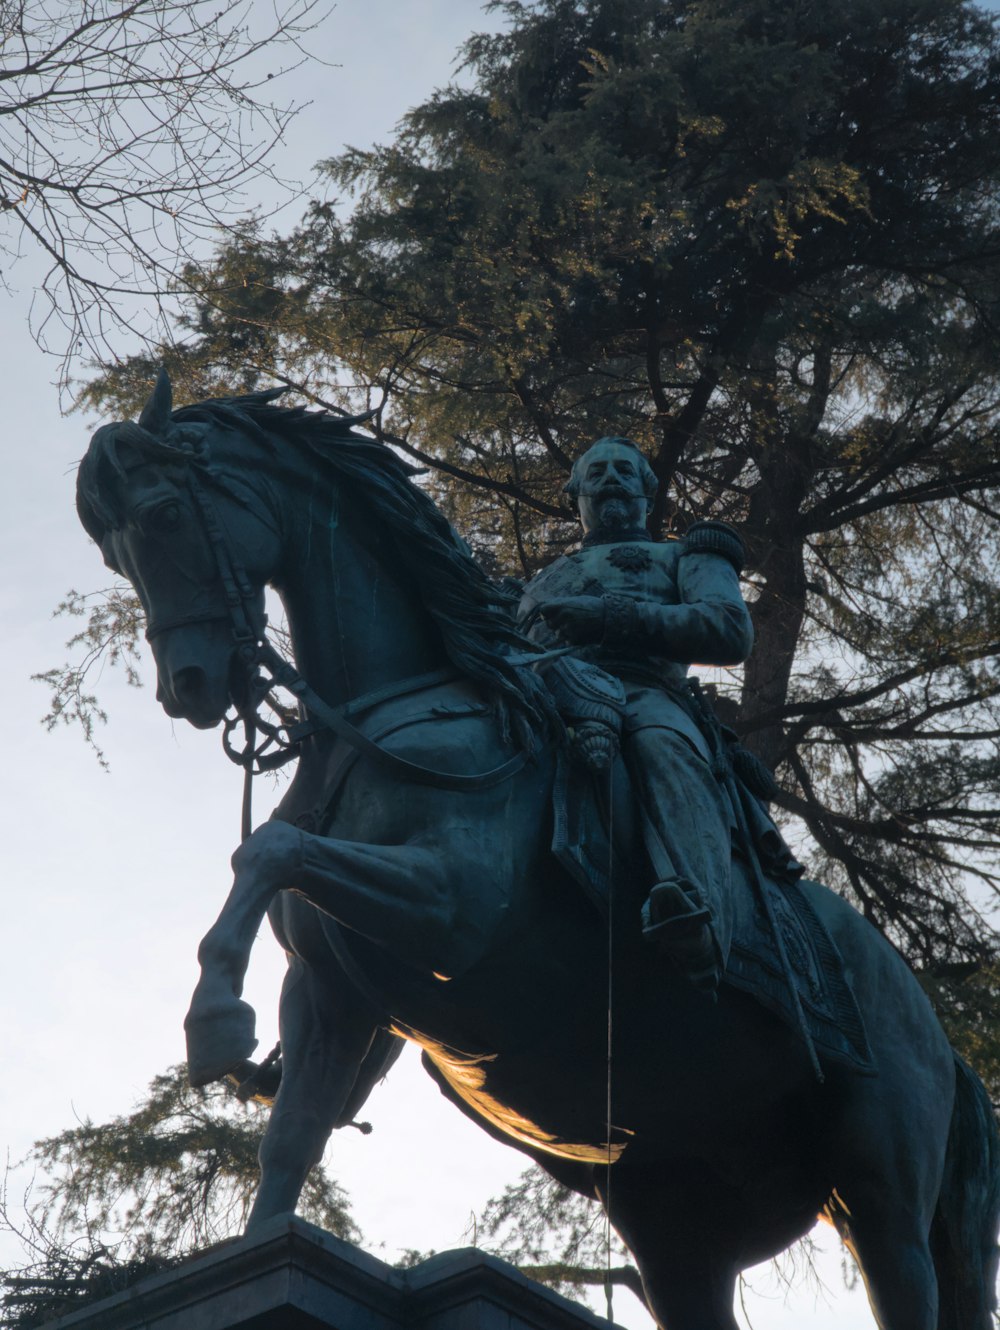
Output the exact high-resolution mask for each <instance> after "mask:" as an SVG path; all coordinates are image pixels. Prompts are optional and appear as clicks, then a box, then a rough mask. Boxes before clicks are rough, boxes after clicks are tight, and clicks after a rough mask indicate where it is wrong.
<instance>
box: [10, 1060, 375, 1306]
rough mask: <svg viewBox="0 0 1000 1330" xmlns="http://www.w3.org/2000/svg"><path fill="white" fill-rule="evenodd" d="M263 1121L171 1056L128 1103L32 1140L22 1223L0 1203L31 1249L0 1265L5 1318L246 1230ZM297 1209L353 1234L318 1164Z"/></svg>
mask: <svg viewBox="0 0 1000 1330" xmlns="http://www.w3.org/2000/svg"><path fill="white" fill-rule="evenodd" d="M266 1125H267V1114H266V1111H264V1110H263V1109H262V1108H261V1107H259V1106H258V1105H256V1104H254V1103H253V1102H250V1103H248V1104H243V1103H241V1102H240V1101H239V1100H237V1099H236V1097H235V1095H234V1094H233V1093H232V1092H231V1090H229V1089H228V1088H227V1087H226V1086H225V1085H224V1084H220V1083H216V1084H214V1085H210V1086H206V1087H204V1088H202V1089H197V1090H196V1089H192V1088H191V1087H190V1086H189V1085H188V1083H187V1068H186V1067H184V1066H177V1067H171V1068H169V1069H168V1070H167V1071H166V1072H164V1073H163V1074H162V1075H159V1076H157V1077H155V1078H154V1079H153V1081H152V1082H151V1084H150V1086H149V1090H148V1093H147V1096H146V1098H145V1099H144V1100H143V1101H142V1102H141V1103H140V1104H139V1105H138V1106H137V1107H136V1108H135V1109H133V1111H132V1112H131V1113H127V1114H124V1115H122V1116H119V1117H114V1118H111V1119H110V1120H109V1121H108V1122H103V1123H94V1122H91V1121H90V1120H88V1119H85V1120H84V1121H83V1122H81V1123H79V1124H78V1125H77V1126H75V1127H70V1128H68V1129H67V1130H66V1131H62V1132H60V1133H59V1134H58V1135H57V1136H51V1137H47V1138H45V1139H43V1140H40V1141H37V1142H36V1143H35V1145H34V1147H33V1148H32V1150H31V1152H30V1154H29V1155H28V1158H27V1160H26V1161H25V1162H26V1163H27V1164H30V1165H32V1166H33V1167H34V1168H35V1170H36V1184H35V1188H34V1190H33V1192H32V1194H31V1197H30V1199H29V1202H28V1203H27V1205H26V1207H25V1208H26V1217H25V1220H24V1222H18V1221H15V1220H14V1218H13V1217H12V1215H11V1212H10V1207H9V1206H8V1204H7V1197H6V1196H4V1198H3V1204H2V1205H0V1226H2V1227H4V1228H6V1229H8V1231H11V1230H12V1231H14V1232H15V1233H17V1234H18V1235H19V1236H20V1238H21V1242H22V1246H23V1247H24V1248H25V1254H26V1263H25V1265H24V1266H23V1267H21V1268H19V1269H17V1270H11V1271H6V1272H3V1274H0V1315H2V1318H3V1319H2V1320H0V1324H3V1325H9V1326H11V1327H17V1330H24V1328H26V1327H28V1326H30V1325H36V1324H42V1323H44V1322H45V1321H47V1320H48V1319H50V1318H51V1317H52V1316H54V1315H57V1314H59V1313H60V1312H65V1311H67V1310H69V1309H70V1307H76V1306H78V1305H80V1304H81V1303H82V1302H84V1301H92V1300H94V1299H96V1298H100V1297H105V1296H108V1295H109V1294H110V1293H112V1292H117V1291H119V1290H120V1289H121V1288H124V1287H127V1286H128V1285H129V1284H130V1283H134V1282H135V1281H136V1280H137V1279H140V1278H144V1277H145V1276H146V1275H149V1274H152V1273H155V1272H156V1271H157V1270H159V1269H163V1268H166V1267H167V1266H169V1265H170V1264H172V1263H174V1262H175V1261H176V1260H177V1259H179V1258H180V1257H182V1256H184V1255H185V1254H187V1253H188V1252H192V1251H195V1250H197V1249H199V1248H203V1247H205V1246H208V1245H210V1244H212V1243H214V1242H219V1241H221V1240H222V1239H224V1238H230V1237H235V1236H237V1235H238V1234H240V1233H242V1231H243V1229H244V1227H245V1225H246V1221H247V1216H248V1214H249V1211H250V1205H251V1203H252V1201H253V1196H254V1193H255V1191H256V1187H257V1183H258V1180H259V1171H258V1164H257V1151H258V1148H259V1145H260V1140H261V1137H262V1136H263V1133H264V1129H265V1127H266ZM299 1213H300V1214H301V1215H302V1217H303V1218H304V1219H307V1220H309V1221H310V1222H312V1223H314V1224H318V1225H320V1226H321V1227H323V1228H325V1229H327V1230H328V1231H329V1232H331V1233H335V1234H336V1235H337V1236H338V1237H341V1238H345V1239H347V1240H348V1241H351V1242H358V1241H360V1238H361V1234H360V1231H359V1230H358V1227H357V1225H356V1224H355V1223H354V1221H353V1219H352V1218H351V1213H350V1204H349V1201H348V1199H347V1196H346V1194H345V1192H344V1191H343V1189H342V1188H341V1187H340V1186H339V1185H338V1184H337V1183H336V1182H334V1181H333V1180H332V1179H331V1178H330V1177H329V1176H328V1175H327V1174H326V1172H325V1171H324V1169H323V1168H322V1166H319V1167H317V1168H314V1169H313V1170H312V1172H311V1173H310V1174H309V1177H308V1179H307V1181H306V1185H305V1188H304V1190H303V1193H302V1199H301V1201H300V1203H299Z"/></svg>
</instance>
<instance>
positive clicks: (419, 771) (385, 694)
mask: <svg viewBox="0 0 1000 1330" xmlns="http://www.w3.org/2000/svg"><path fill="white" fill-rule="evenodd" d="M191 460H192V461H193V460H194V459H191ZM197 460H198V463H199V464H200V465H202V466H204V465H205V463H206V458H205V455H204V453H203V454H202V456H201V457H200V458H198V459H197ZM187 488H188V490H189V492H190V494H191V496H192V500H193V504H194V509H195V512H196V513H197V515H198V517H199V520H200V523H201V526H202V531H203V534H204V536H205V538H206V540H207V542H208V546H209V548H210V550H211V552H212V556H213V560H214V563H215V570H216V574H217V576H218V579H219V582H220V584H221V587H222V590H223V595H224V600H225V609H224V611H220V612H216V611H214V610H209V611H199V612H197V613H192V614H190V615H177V616H175V617H174V618H171V619H168V620H155V619H154V620H152V621H151V622H150V623H149V625H148V627H147V629H146V638H147V640H150V641H151V640H152V639H154V638H155V637H157V636H158V635H159V634H161V633H164V632H167V631H169V630H170V629H173V628H180V627H185V626H187V625H189V624H193V623H202V622H213V621H214V622H218V621H219V620H223V621H225V620H226V619H228V621H229V629H230V636H231V639H232V643H233V650H234V655H235V657H236V659H237V660H238V661H239V662H240V664H241V666H242V667H243V669H244V671H245V674H246V682H247V690H246V691H247V695H246V699H245V701H243V702H242V703H241V704H238V705H237V704H235V703H234V707H235V714H234V715H232V716H229V715H227V716H226V718H225V720H224V723H223V732H222V746H223V751H224V752H225V754H226V756H227V757H228V758H229V759H230V761H232V762H234V763H235V764H236V765H237V766H240V767H242V768H243V773H244V774H243V802H242V817H241V833H242V839H244V840H245V839H246V838H247V837H248V836H249V835H250V834H251V832H252V830H253V823H252V800H253V779H254V777H255V776H258V775H261V774H263V773H264V772H272V771H276V770H278V769H279V768H280V767H283V766H285V765H286V764H287V763H288V762H291V761H292V760H293V759H294V758H296V757H297V756H298V755H299V753H300V750H301V745H302V743H303V742H304V741H305V740H306V739H308V738H310V737H311V736H312V735H314V734H316V733H318V732H319V731H321V730H326V731H329V732H330V733H332V734H334V735H335V736H336V737H337V738H339V739H343V740H344V741H346V742H347V743H348V744H349V745H350V746H351V747H352V748H354V749H355V751H356V752H357V753H358V754H359V755H360V756H362V757H365V758H368V759H369V760H371V761H372V762H374V763H375V764H376V765H378V766H379V767H381V768H382V770H383V771H385V772H387V773H388V774H390V775H392V776H394V777H395V778H397V779H399V780H404V781H409V782H412V783H415V784H419V785H431V786H434V787H435V788H437V789H447V790H455V791H474V790H483V789H488V788H490V787H491V786H493V785H498V784H500V783H501V782H503V781H505V780H508V779H509V778H510V777H511V776H513V775H515V774H516V773H517V772H518V771H520V770H521V769H522V768H523V767H524V766H525V764H526V762H527V760H528V754H527V753H526V752H524V751H520V752H518V753H516V754H515V755H514V756H513V757H511V758H509V759H508V760H507V761H506V762H503V763H501V764H500V765H499V766H497V767H494V768H492V769H491V770H489V771H484V772H478V773H475V774H471V775H469V774H465V773H457V772H448V771H436V770H434V769H433V768H430V767H425V766H422V765H420V764H419V763H416V762H411V761H410V760H409V759H407V758H404V757H400V756H399V755H398V754H396V753H393V752H390V751H389V750H388V749H386V748H383V747H381V746H380V745H379V744H378V743H376V742H375V741H374V740H372V739H370V738H369V737H368V736H367V735H366V734H364V733H363V732H362V731H361V730H360V729H358V728H357V726H356V725H355V724H354V723H353V721H352V719H351V717H352V716H353V715H359V714H362V713H364V712H366V711H370V710H371V709H372V708H374V707H375V706H377V705H379V704H380V703H382V702H386V701H389V700H391V699H393V698H398V697H403V696H405V695H407V694H409V693H415V692H418V691H420V690H421V689H424V688H430V687H433V686H434V685H437V684H443V683H448V682H453V681H456V680H459V679H461V678H462V677H463V676H462V674H461V673H460V671H459V670H457V669H455V668H454V667H451V666H448V667H445V668H443V669H438V670H433V671H431V672H430V673H427V674H421V675H417V676H414V677H411V678H407V679H403V680H399V681H396V682H394V683H391V684H388V685H386V686H384V687H382V688H379V689H376V690H374V691H373V692H369V693H365V694H364V695H363V696H361V697H357V698H352V699H351V700H350V701H348V702H346V703H344V704H342V705H341V706H338V707H332V706H330V705H329V703H327V702H325V701H324V700H323V698H321V697H320V696H319V694H318V693H317V692H316V691H315V689H314V688H312V687H311V685H310V684H309V683H308V682H307V680H306V679H305V678H304V677H303V676H302V675H301V674H300V673H299V671H298V670H297V669H296V668H295V666H294V665H293V664H292V663H291V662H290V661H289V660H287V659H286V658H285V657H284V656H283V655H282V654H281V652H280V651H279V650H278V649H277V647H275V645H274V644H273V642H272V641H271V640H270V638H269V637H268V635H267V615H266V614H265V613H264V610H263V608H262V605H261V597H260V593H259V592H258V591H255V590H254V587H253V584H252V582H251V581H250V578H249V577H248V575H247V572H246V569H245V567H244V566H243V563H242V561H241V559H240V557H239V555H238V553H237V551H236V550H235V548H234V547H233V544H232V542H231V541H230V539H229V538H228V537H227V535H226V531H225V527H224V526H223V524H222V522H221V521H220V519H219V513H218V509H217V507H216V504H215V501H214V499H213V497H212V494H211V492H210V491H209V489H208V487H207V486H205V485H204V484H203V483H202V481H201V480H200V479H199V478H198V475H197V473H196V472H195V471H193V470H191V471H189V472H188V474H187ZM278 687H280V688H283V689H285V690H286V691H287V692H290V693H291V694H292V696H293V697H294V698H295V699H296V701H297V703H298V707H297V712H298V716H297V719H293V717H294V716H295V713H293V712H291V711H290V710H288V709H287V708H285V707H284V706H283V705H282V704H281V702H280V701H279V700H278V699H277V698H276V697H275V696H274V689H275V688H278ZM265 702H267V704H268V705H269V706H270V707H271V709H272V710H273V711H274V712H276V713H277V714H278V716H279V717H280V718H281V719H280V720H279V722H278V723H277V724H274V723H273V722H271V721H268V720H266V719H265V718H264V717H263V716H262V715H261V714H260V709H261V707H262V705H263V704H264V703H265ZM240 725H242V727H243V732H244V734H243V739H244V741H243V746H242V748H239V747H237V746H236V745H235V744H234V743H233V734H234V732H235V730H236V729H237V727H238V726H240ZM261 736H262V737H261Z"/></svg>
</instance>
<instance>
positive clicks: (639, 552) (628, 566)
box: [608, 545, 653, 573]
mask: <svg viewBox="0 0 1000 1330" xmlns="http://www.w3.org/2000/svg"><path fill="white" fill-rule="evenodd" d="M608 560H609V562H611V563H612V564H614V566H615V567H616V568H620V569H621V570H622V572H623V573H644V572H645V571H646V570H647V569H648V568H651V567H652V564H653V558H652V555H651V554H650V552H649V550H648V549H646V548H645V546H643V545H616V546H615V547H614V549H613V550H611V551H610V552H609V554H608Z"/></svg>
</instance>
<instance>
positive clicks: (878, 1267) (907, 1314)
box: [830, 1187, 938, 1330]
mask: <svg viewBox="0 0 1000 1330" xmlns="http://www.w3.org/2000/svg"><path fill="white" fill-rule="evenodd" d="M830 1214H831V1218H833V1220H834V1223H835V1226H836V1227H837V1229H838V1230H839V1232H840V1235H841V1237H842V1238H843V1239H844V1242H845V1243H846V1245H847V1246H848V1247H849V1248H850V1250H851V1252H852V1253H853V1254H854V1256H855V1257H856V1258H857V1262H858V1265H859V1267H860V1269H861V1274H862V1277H863V1278H864V1281H865V1287H866V1289H867V1290H868V1300H869V1302H870V1303H871V1308H872V1313H873V1315H874V1317H875V1321H876V1323H877V1324H878V1326H879V1330H938V1285H937V1275H936V1273H935V1270H934V1260H933V1257H932V1255H931V1250H930V1242H929V1228H930V1225H929V1222H928V1221H927V1220H926V1218H925V1217H921V1216H919V1215H915V1214H914V1213H913V1212H912V1211H910V1210H908V1209H907V1208H906V1207H905V1205H903V1203H902V1202H901V1201H898V1198H897V1204H895V1205H894V1204H893V1200H892V1199H890V1196H888V1195H887V1194H886V1192H885V1191H884V1190H883V1189H881V1188H876V1187H873V1188H872V1190H871V1192H869V1193H868V1194H867V1195H866V1194H865V1192H864V1191H863V1190H855V1191H854V1192H853V1193H852V1201H851V1205H850V1214H847V1213H845V1210H844V1209H843V1208H841V1207H840V1206H838V1205H831V1207H830Z"/></svg>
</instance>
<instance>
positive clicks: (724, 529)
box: [684, 518, 746, 573]
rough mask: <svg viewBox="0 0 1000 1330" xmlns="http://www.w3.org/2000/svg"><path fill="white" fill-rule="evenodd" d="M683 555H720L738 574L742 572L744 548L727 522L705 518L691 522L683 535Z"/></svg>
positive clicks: (744, 556)
mask: <svg viewBox="0 0 1000 1330" xmlns="http://www.w3.org/2000/svg"><path fill="white" fill-rule="evenodd" d="M684 543H685V545H686V546H687V549H686V550H685V551H684V553H685V554H721V555H722V557H723V558H724V559H728V560H729V562H730V563H731V564H732V565H733V567H734V568H735V569H736V571H737V572H738V573H741V572H742V571H743V563H744V560H745V559H746V548H745V547H744V545H743V541H742V540H741V539H740V537H739V535H738V534H737V532H736V531H734V530H733V528H732V527H731V526H730V525H729V523H728V522H717V521H716V520H715V519H714V518H705V519H704V520H703V521H700V522H692V523H691V525H690V526H689V527H688V529H687V531H686V533H685V535H684Z"/></svg>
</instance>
